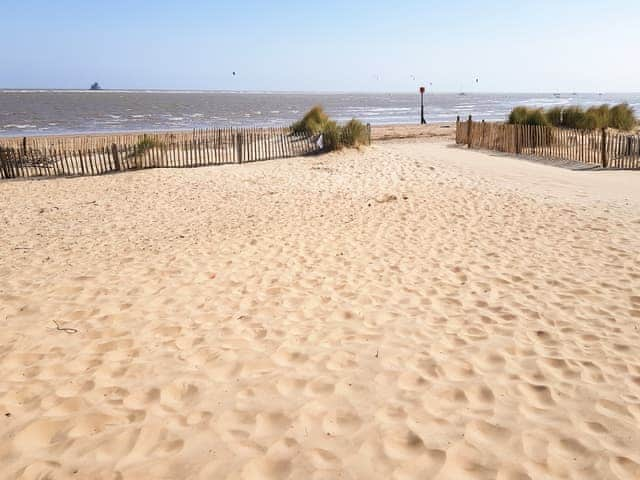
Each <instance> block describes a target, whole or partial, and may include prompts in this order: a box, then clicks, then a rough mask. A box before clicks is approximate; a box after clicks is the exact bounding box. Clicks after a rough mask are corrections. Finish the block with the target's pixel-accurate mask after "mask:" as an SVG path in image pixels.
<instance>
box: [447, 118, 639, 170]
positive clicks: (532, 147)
mask: <svg viewBox="0 0 640 480" xmlns="http://www.w3.org/2000/svg"><path fill="white" fill-rule="evenodd" d="M456 143H457V144H459V145H467V146H468V147H469V148H483V149H487V150H495V151H498V152H505V153H513V154H516V155H520V154H522V155H534V156H539V157H544V158H553V159H558V160H571V161H575V162H582V163H586V164H593V165H597V166H600V167H602V168H622V169H637V168H640V135H632V134H627V133H622V132H616V131H611V130H608V129H602V130H592V131H591V130H574V129H567V128H557V127H542V126H537V125H509V124H501V123H489V122H484V121H483V122H474V121H473V119H472V117H469V119H468V120H467V121H465V122H461V121H460V119H459V118H458V121H457V122H456Z"/></svg>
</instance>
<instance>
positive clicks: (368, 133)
mask: <svg viewBox="0 0 640 480" xmlns="http://www.w3.org/2000/svg"><path fill="white" fill-rule="evenodd" d="M367 145H371V124H370V123H367Z"/></svg>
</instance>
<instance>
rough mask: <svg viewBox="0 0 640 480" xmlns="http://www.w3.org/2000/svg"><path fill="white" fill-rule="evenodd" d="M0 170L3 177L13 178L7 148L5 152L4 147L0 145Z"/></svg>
mask: <svg viewBox="0 0 640 480" xmlns="http://www.w3.org/2000/svg"><path fill="white" fill-rule="evenodd" d="M0 170H2V173H3V174H4V178H13V172H12V171H11V169H10V168H9V155H8V150H7V153H5V149H4V148H2V147H0Z"/></svg>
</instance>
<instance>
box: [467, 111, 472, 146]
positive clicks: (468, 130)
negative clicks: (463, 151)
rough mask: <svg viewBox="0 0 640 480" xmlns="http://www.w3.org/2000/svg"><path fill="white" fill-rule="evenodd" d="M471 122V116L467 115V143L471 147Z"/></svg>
mask: <svg viewBox="0 0 640 480" xmlns="http://www.w3.org/2000/svg"><path fill="white" fill-rule="evenodd" d="M472 123H473V117H472V116H471V115H469V121H468V122H467V145H468V146H469V148H471V124H472Z"/></svg>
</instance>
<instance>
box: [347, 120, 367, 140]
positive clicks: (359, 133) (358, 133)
mask: <svg viewBox="0 0 640 480" xmlns="http://www.w3.org/2000/svg"><path fill="white" fill-rule="evenodd" d="M368 142H369V132H368V131H367V127H366V125H365V124H363V123H362V122H361V121H359V120H356V119H355V118H352V119H351V120H349V121H348V122H347V124H346V125H345V126H344V127H342V145H344V146H345V147H359V146H361V145H366V144H367V143H368Z"/></svg>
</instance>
